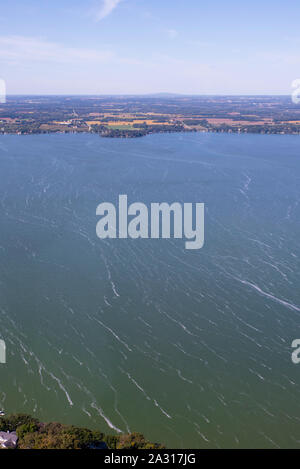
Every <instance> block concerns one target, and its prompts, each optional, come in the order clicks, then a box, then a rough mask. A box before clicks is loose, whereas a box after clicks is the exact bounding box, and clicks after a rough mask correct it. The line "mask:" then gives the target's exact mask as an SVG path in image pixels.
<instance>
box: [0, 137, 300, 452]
mask: <svg viewBox="0 0 300 469" xmlns="http://www.w3.org/2000/svg"><path fill="white" fill-rule="evenodd" d="M299 149H300V140H299V137H298V136H284V135H282V136H281V135H274V136H268V135H230V134H173V135H172V134H164V135H163V134H162V135H151V136H147V137H145V138H141V139H132V140H130V139H104V138H100V137H98V136H93V135H92V136H91V135H34V136H13V135H9V136H2V137H1V138H0V224H1V227H0V337H2V338H3V339H4V340H5V341H6V345H7V354H8V358H7V364H6V365H3V364H2V365H0V407H2V408H4V409H5V411H6V412H7V413H9V412H28V413H31V414H33V415H36V416H37V417H39V418H40V419H41V420H43V421H50V420H56V421H61V422H62V423H73V424H76V425H82V426H87V427H90V428H100V429H102V430H103V431H105V432H108V433H109V432H110V433H113V432H114V431H123V432H129V431H139V432H142V433H144V434H145V435H146V437H147V438H148V439H150V440H152V441H158V442H162V443H165V444H166V445H167V446H168V447H173V448H180V447H193V448H218V447H222V448H226V447H230V448H240V447H264V448H265V447H282V448H284V447H298V448H299V447H300V398H299V389H300V387H299V384H300V364H299V365H295V364H293V363H292V361H291V352H292V349H291V342H292V340H293V339H295V338H300V288H299V285H300V269H299V254H300V241H299V240H300V204H299V202H300V152H299ZM119 194H127V195H128V202H129V203H132V202H136V201H140V202H144V203H145V204H150V203H151V202H169V203H171V202H174V201H178V202H204V203H205V245H204V247H203V248H202V249H201V250H198V251H188V250H186V249H185V248H184V240H174V239H170V240H162V239H159V240H150V239H149V240H146V239H142V240H132V239H122V240H118V239H117V240H114V239H110V240H100V239H98V238H97V237H96V231H95V228H96V223H97V220H98V218H97V217H96V207H97V205H98V204H99V203H101V202H105V201H107V202H113V203H115V204H117V200H118V196H119Z"/></svg>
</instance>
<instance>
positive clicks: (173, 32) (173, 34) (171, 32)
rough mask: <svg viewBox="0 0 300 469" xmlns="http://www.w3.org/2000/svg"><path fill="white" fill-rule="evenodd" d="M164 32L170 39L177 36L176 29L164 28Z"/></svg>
mask: <svg viewBox="0 0 300 469" xmlns="http://www.w3.org/2000/svg"><path fill="white" fill-rule="evenodd" d="M166 33H167V35H168V36H169V38H170V39H175V37H177V36H178V34H179V33H178V31H176V29H166Z"/></svg>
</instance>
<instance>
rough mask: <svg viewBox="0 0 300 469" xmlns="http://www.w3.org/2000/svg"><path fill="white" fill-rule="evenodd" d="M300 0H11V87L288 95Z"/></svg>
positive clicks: (294, 70)
mask: <svg viewBox="0 0 300 469" xmlns="http://www.w3.org/2000/svg"><path fill="white" fill-rule="evenodd" d="M299 18H300V2H299V0H285V1H282V0H272V1H271V0H259V1H258V0H251V1H250V0H248V1H242V0H227V1H226V2H225V1H224V0H215V1H212V0H211V1H205V2H204V1H202V0H43V1H41V0H26V1H24V0H10V1H9V2H1V5H0V79H3V80H5V82H6V88H7V93H8V94H81V95H88V94H92V95H94V94H148V93H181V94H201V95H203V94H285V95H288V94H290V93H291V83H292V81H293V80H295V79H297V78H299V77H300V28H299Z"/></svg>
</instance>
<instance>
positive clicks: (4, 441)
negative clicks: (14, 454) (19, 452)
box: [0, 432, 18, 448]
mask: <svg viewBox="0 0 300 469" xmlns="http://www.w3.org/2000/svg"><path fill="white" fill-rule="evenodd" d="M17 443H18V437H17V434H16V432H11V433H10V432H0V446H1V447H2V448H16V446H17Z"/></svg>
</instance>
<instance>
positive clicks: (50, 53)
mask: <svg viewBox="0 0 300 469" xmlns="http://www.w3.org/2000/svg"><path fill="white" fill-rule="evenodd" d="M113 56H114V54H113V53H112V52H111V51H109V50H98V49H88V48H82V47H79V48H76V47H68V46H64V45H62V44H58V43H55V42H49V41H46V40H44V39H40V38H35V37H23V36H0V60H6V61H16V62H19V61H50V62H61V63H68V62H76V61H80V62H84V61H93V62H105V61H107V60H108V59H111V58H113Z"/></svg>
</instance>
